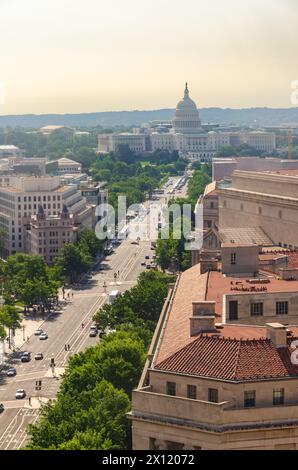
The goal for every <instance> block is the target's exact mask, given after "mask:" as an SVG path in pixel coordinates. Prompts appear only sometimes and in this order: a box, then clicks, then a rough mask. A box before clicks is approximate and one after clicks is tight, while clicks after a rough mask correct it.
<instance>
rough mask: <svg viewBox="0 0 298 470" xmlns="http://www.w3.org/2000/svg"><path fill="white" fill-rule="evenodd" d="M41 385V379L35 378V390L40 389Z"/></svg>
mask: <svg viewBox="0 0 298 470" xmlns="http://www.w3.org/2000/svg"><path fill="white" fill-rule="evenodd" d="M41 386H42V381H41V380H36V381H35V390H41Z"/></svg>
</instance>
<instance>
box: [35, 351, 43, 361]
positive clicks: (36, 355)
mask: <svg viewBox="0 0 298 470" xmlns="http://www.w3.org/2000/svg"><path fill="white" fill-rule="evenodd" d="M34 359H35V360H36V361H40V360H41V359H43V354H42V353H41V352H39V353H36V354H35V356H34Z"/></svg>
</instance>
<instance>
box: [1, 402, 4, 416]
mask: <svg viewBox="0 0 298 470" xmlns="http://www.w3.org/2000/svg"><path fill="white" fill-rule="evenodd" d="M3 411H4V405H3V403H0V414H1V413H3Z"/></svg>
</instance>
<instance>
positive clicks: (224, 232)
mask: <svg viewBox="0 0 298 470" xmlns="http://www.w3.org/2000/svg"><path fill="white" fill-rule="evenodd" d="M219 237H220V240H221V241H222V243H229V242H230V243H231V242H232V240H233V242H234V243H236V244H241V245H251V244H256V245H260V246H270V245H273V242H272V240H270V238H269V237H268V235H266V234H265V232H264V231H263V230H262V228H261V227H235V228H233V227H231V228H230V227H229V228H220V229H219Z"/></svg>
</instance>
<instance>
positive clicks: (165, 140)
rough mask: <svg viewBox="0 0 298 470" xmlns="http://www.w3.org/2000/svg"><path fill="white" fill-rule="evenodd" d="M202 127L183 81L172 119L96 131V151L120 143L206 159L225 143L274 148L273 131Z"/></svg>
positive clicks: (136, 148)
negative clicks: (119, 130)
mask: <svg viewBox="0 0 298 470" xmlns="http://www.w3.org/2000/svg"><path fill="white" fill-rule="evenodd" d="M206 128H207V129H208V126H206V125H205V126H204V125H202V123H201V120H200V115H199V111H198V108H197V105H196V103H195V102H194V101H193V100H192V99H191V98H190V95H189V89H188V85H187V83H186V84H185V89H184V96H183V98H182V99H181V100H180V101H179V102H178V104H177V106H176V110H175V114H174V116H173V119H172V121H151V122H149V123H146V124H143V125H142V126H141V127H139V128H135V129H134V130H133V132H124V133H114V134H100V135H99V136H98V152H99V153H109V152H113V151H115V150H116V148H117V146H119V145H121V144H124V145H128V146H129V148H130V149H131V150H132V151H133V152H137V153H145V152H154V151H156V150H168V151H173V150H177V151H178V152H179V155H180V156H181V157H183V158H187V159H189V160H198V161H210V160H211V159H212V157H213V156H214V155H215V154H216V152H217V151H218V149H219V148H220V147H222V146H225V145H234V146H237V145H241V144H248V145H250V146H252V147H254V148H255V149H256V150H261V151H264V152H268V153H270V152H272V151H273V150H274V149H275V145H276V144H275V134H274V133H272V132H261V131H252V132H241V131H237V132H235V131H233V132H231V131H229V132H225V131H220V130H218V128H217V130H216V131H214V130H209V131H208V130H206Z"/></svg>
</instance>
